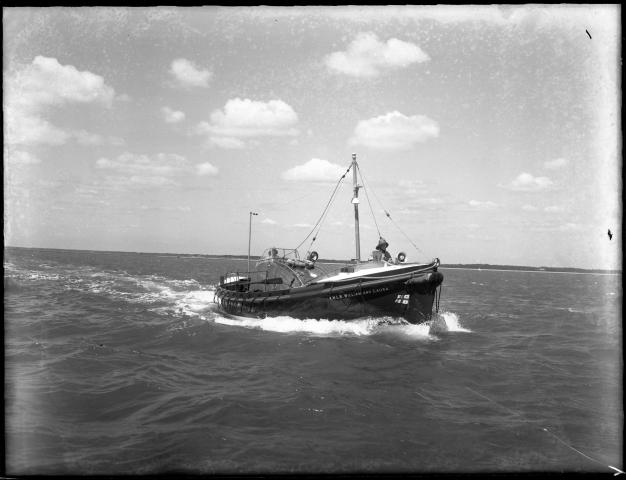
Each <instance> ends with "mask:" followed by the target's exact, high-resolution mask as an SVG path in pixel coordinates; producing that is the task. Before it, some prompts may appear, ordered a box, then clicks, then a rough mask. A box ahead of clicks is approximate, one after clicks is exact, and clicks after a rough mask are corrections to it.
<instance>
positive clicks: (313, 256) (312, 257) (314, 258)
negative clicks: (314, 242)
mask: <svg viewBox="0 0 626 480" xmlns="http://www.w3.org/2000/svg"><path fill="white" fill-rule="evenodd" d="M318 257H319V255H318V254H317V252H315V251H313V252H311V253H309V256H308V257H307V259H308V260H311V261H312V262H317V259H318Z"/></svg>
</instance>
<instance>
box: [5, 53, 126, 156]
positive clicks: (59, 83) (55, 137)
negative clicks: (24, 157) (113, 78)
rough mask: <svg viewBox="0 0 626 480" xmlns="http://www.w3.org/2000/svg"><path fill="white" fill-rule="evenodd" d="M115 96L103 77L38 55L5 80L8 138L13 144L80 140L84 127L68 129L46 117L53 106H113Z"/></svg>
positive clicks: (60, 143)
mask: <svg viewBox="0 0 626 480" xmlns="http://www.w3.org/2000/svg"><path fill="white" fill-rule="evenodd" d="M114 97H115V91H114V90H113V88H112V87H110V86H108V85H106V84H105V82H104V79H103V78H102V77H101V76H99V75H96V74H94V73H91V72H89V71H79V70H78V69H77V68H76V67H74V66H72V65H61V64H60V63H59V62H58V60H57V59H56V58H49V57H43V56H37V57H35V59H34V60H33V61H32V63H31V64H29V65H26V66H24V67H22V68H20V69H18V70H16V71H14V72H13V73H11V74H9V75H8V76H7V80H6V84H5V115H6V117H5V118H6V124H5V125H6V141H7V142H8V143H11V144H47V145H62V144H64V143H66V142H67V141H68V140H69V139H71V138H72V137H74V138H76V139H78V140H79V141H81V139H84V138H85V135H95V134H89V133H88V132H84V131H82V130H81V131H66V130H63V129H61V128H59V127H56V126H54V125H52V124H51V123H50V122H49V121H48V120H46V119H45V118H44V116H45V113H46V111H47V110H49V109H50V108H51V107H63V106H66V105H71V104H100V105H103V106H105V107H110V106H111V103H112V101H113V99H114Z"/></svg>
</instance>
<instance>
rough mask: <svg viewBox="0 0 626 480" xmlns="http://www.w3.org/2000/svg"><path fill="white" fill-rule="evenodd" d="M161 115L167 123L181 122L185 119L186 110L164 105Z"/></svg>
mask: <svg viewBox="0 0 626 480" xmlns="http://www.w3.org/2000/svg"><path fill="white" fill-rule="evenodd" d="M161 115H162V116H163V120H165V122H166V123H179V122H182V121H183V120H184V119H185V114H184V112H181V111H178V110H172V109H171V108H169V107H163V108H162V109H161Z"/></svg>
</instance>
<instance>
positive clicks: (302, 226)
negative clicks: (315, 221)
mask: <svg viewBox="0 0 626 480" xmlns="http://www.w3.org/2000/svg"><path fill="white" fill-rule="evenodd" d="M293 226H294V227H297V228H311V227H312V226H313V225H311V224H310V223H294V224H293Z"/></svg>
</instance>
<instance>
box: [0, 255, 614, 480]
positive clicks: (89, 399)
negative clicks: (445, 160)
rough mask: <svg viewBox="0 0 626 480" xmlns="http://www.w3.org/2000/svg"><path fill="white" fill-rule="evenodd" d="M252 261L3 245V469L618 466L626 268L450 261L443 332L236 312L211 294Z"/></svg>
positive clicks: (375, 321) (373, 321)
mask: <svg viewBox="0 0 626 480" xmlns="http://www.w3.org/2000/svg"><path fill="white" fill-rule="evenodd" d="M245 266H246V261H245V260H234V259H215V258H206V257H196V258H190V257H184V256H181V257H177V256H175V255H174V256H171V255H159V254H140V253H104V252H84V251H61V250H58V251H55V250H38V249H14V248H7V249H5V257H4V288H5V290H4V302H5V303H4V314H5V321H4V328H5V330H4V336H5V338H4V341H5V345H4V348H5V367H4V368H5V442H6V443H5V446H6V471H7V474H9V475H25V474H57V475H60V474H81V475H90V474H159V473H191V474H216V473H226V474H227V473H266V474H270V473H287V472H296V473H368V472H372V473H373V472H377V473H402V472H404V473H406V472H415V473H418V472H424V473H429V472H540V471H548V472H563V471H566V472H571V471H576V472H590V471H593V472H604V473H612V472H614V470H612V469H611V467H615V468H617V469H623V457H622V449H623V443H622V442H623V403H622V400H623V399H622V378H623V377H622V369H623V365H622V348H623V345H622V323H621V305H622V283H621V276H619V275H601V274H571V273H570V274H568V273H546V272H520V271H493V270H482V271H481V270H464V269H446V268H445V267H442V268H441V269H440V271H442V272H443V274H444V275H445V279H444V287H443V295H442V298H441V310H440V313H439V315H438V316H437V318H436V320H434V321H433V322H432V324H431V325H408V324H402V323H401V322H399V321H397V322H389V321H388V320H389V319H379V318H364V319H362V320H359V321H356V322H337V321H324V320H321V321H316V320H296V319H293V318H289V317H277V318H266V319H263V320H250V321H246V322H243V323H242V322H239V321H236V320H230V319H227V318H225V317H223V316H221V315H220V314H219V313H218V312H216V311H215V308H214V304H213V302H212V300H213V295H214V285H215V283H216V282H217V281H218V279H219V276H220V275H221V274H223V273H225V272H226V271H228V270H237V269H239V270H244V269H245ZM385 320H387V321H385Z"/></svg>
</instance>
